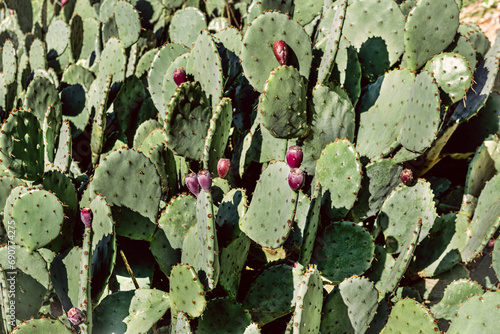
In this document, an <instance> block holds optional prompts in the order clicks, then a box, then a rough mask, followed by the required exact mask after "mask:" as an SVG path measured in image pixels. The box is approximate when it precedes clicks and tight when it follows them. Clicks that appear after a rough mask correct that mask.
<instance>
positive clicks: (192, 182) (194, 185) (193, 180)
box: [186, 173, 200, 197]
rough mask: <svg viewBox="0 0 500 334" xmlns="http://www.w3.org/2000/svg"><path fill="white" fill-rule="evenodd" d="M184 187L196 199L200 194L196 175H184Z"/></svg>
mask: <svg viewBox="0 0 500 334" xmlns="http://www.w3.org/2000/svg"><path fill="white" fill-rule="evenodd" d="M186 186H187V187H188V189H189V191H191V192H192V193H193V195H195V196H196V197H198V195H199V194H200V183H199V182H198V175H196V173H189V174H188V175H186Z"/></svg>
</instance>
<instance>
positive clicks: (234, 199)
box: [215, 179, 248, 247]
mask: <svg viewBox="0 0 500 334" xmlns="http://www.w3.org/2000/svg"><path fill="white" fill-rule="evenodd" d="M216 180H220V179H216ZM247 208H248V203H247V196H246V193H245V190H244V189H231V190H229V191H228V192H226V194H225V195H224V198H223V199H222V201H221V203H220V205H219V208H218V210H217V215H216V217H215V222H216V223H217V225H218V231H217V236H218V239H219V245H220V246H221V247H226V246H227V245H228V244H229V243H230V242H232V241H233V240H234V238H235V237H238V236H239V234H240V229H239V222H240V220H241V219H242V218H243V216H245V212H246V210H247Z"/></svg>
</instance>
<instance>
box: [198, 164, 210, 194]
mask: <svg viewBox="0 0 500 334" xmlns="http://www.w3.org/2000/svg"><path fill="white" fill-rule="evenodd" d="M198 182H199V183H200V186H201V187H202V188H203V190H205V191H206V192H207V193H208V192H210V188H211V187H212V176H211V175H210V172H209V171H208V170H202V171H201V172H198Z"/></svg>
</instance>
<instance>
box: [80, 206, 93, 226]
mask: <svg viewBox="0 0 500 334" xmlns="http://www.w3.org/2000/svg"><path fill="white" fill-rule="evenodd" d="M80 218H81V219H82V222H83V223H84V224H85V227H91V226H92V210H90V209H89V208H83V209H81V210H80Z"/></svg>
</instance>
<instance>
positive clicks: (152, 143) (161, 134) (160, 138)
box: [137, 128, 167, 158]
mask: <svg viewBox="0 0 500 334" xmlns="http://www.w3.org/2000/svg"><path fill="white" fill-rule="evenodd" d="M166 140H167V135H166V134H165V130H164V129H163V128H159V129H154V130H153V131H151V132H150V133H149V135H148V136H147V137H146V138H144V140H143V141H142V144H141V146H139V148H138V149H137V151H139V152H142V153H144V155H145V156H147V157H148V158H149V155H150V153H151V151H152V150H153V149H154V148H155V147H156V146H158V145H160V144H163V143H164V142H165V141H166Z"/></svg>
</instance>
